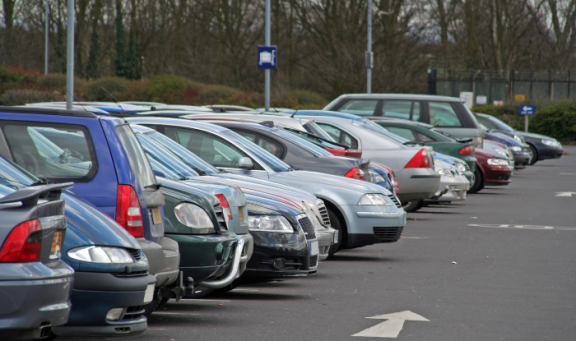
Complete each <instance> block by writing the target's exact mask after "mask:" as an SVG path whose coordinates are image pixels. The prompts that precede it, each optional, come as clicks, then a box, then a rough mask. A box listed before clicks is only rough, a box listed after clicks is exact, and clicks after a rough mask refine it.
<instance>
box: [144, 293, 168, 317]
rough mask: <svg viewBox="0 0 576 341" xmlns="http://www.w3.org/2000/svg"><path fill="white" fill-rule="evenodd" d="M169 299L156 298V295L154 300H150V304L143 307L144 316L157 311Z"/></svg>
mask: <svg viewBox="0 0 576 341" xmlns="http://www.w3.org/2000/svg"><path fill="white" fill-rule="evenodd" d="M168 300H169V298H168V297H162V298H160V297H158V295H157V294H156V295H154V299H153V300H152V302H150V303H148V304H146V305H145V306H144V316H146V317H148V316H150V314H152V313H153V312H154V311H155V310H157V309H159V308H160V307H162V306H163V305H164V304H166V303H167V302H168Z"/></svg>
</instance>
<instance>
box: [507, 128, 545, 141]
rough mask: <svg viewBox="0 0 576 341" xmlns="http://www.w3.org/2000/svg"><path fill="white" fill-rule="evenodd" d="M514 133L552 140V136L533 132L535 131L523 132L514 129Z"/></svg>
mask: <svg viewBox="0 0 576 341" xmlns="http://www.w3.org/2000/svg"><path fill="white" fill-rule="evenodd" d="M514 134H516V135H520V136H523V137H529V138H533V139H546V140H554V138H552V137H550V136H546V135H540V134H535V133H525V132H523V131H519V130H514Z"/></svg>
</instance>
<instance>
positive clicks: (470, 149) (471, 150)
mask: <svg viewBox="0 0 576 341" xmlns="http://www.w3.org/2000/svg"><path fill="white" fill-rule="evenodd" d="M474 149H475V148H474V147H471V146H466V147H464V148H462V149H460V151H459V152H458V154H460V155H472V154H473V153H474Z"/></svg>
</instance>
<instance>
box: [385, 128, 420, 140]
mask: <svg viewBox="0 0 576 341" xmlns="http://www.w3.org/2000/svg"><path fill="white" fill-rule="evenodd" d="M386 129H388V131H389V132H391V133H392V134H396V135H398V136H401V137H403V138H405V139H407V140H408V141H414V140H416V137H415V136H414V133H412V130H410V129H406V128H399V127H387V128H386Z"/></svg>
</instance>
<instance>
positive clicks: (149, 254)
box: [138, 237, 180, 287]
mask: <svg viewBox="0 0 576 341" xmlns="http://www.w3.org/2000/svg"><path fill="white" fill-rule="evenodd" d="M138 243H139V244H140V246H141V247H142V251H143V252H144V254H145V255H146V258H148V264H149V266H150V270H149V273H150V274H151V275H153V276H154V277H156V286H157V287H161V286H168V285H170V284H172V283H174V282H176V279H177V278H178V272H179V271H178V267H179V265H180V252H179V248H178V243H176V242H174V241H173V240H171V239H170V238H167V237H162V238H161V239H160V242H159V243H158V244H157V243H154V242H152V241H149V240H146V239H143V238H140V239H138Z"/></svg>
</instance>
